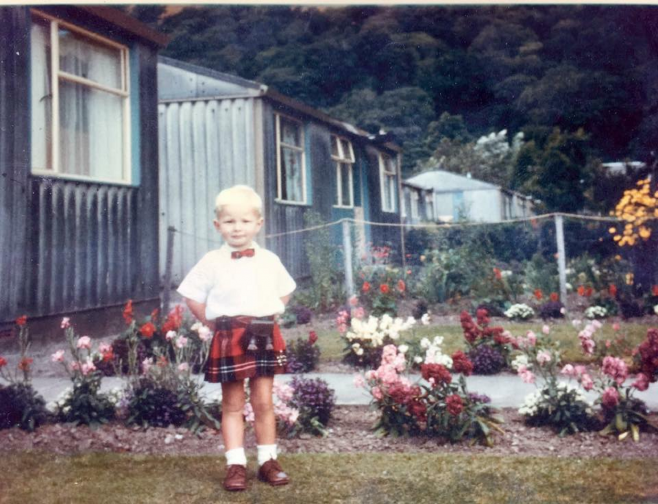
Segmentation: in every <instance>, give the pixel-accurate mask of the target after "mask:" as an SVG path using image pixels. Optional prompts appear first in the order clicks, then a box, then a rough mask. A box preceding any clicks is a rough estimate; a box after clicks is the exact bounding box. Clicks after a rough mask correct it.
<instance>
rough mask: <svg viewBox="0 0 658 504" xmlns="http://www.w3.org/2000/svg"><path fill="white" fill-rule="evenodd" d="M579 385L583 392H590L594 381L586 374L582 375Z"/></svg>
mask: <svg viewBox="0 0 658 504" xmlns="http://www.w3.org/2000/svg"><path fill="white" fill-rule="evenodd" d="M580 384H581V385H582V386H583V388H584V389H585V390H592V389H593V388H594V381H593V380H592V377H591V376H590V375H588V374H587V373H583V374H582V375H581V376H580Z"/></svg>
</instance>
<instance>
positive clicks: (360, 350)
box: [356, 348, 363, 356]
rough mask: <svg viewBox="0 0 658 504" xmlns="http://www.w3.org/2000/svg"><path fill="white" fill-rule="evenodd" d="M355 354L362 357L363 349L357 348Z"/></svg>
mask: <svg viewBox="0 0 658 504" xmlns="http://www.w3.org/2000/svg"><path fill="white" fill-rule="evenodd" d="M356 354H357V355H359V356H361V355H363V348H359V349H358V350H357V351H356Z"/></svg>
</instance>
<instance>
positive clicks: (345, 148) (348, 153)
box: [340, 140, 354, 161]
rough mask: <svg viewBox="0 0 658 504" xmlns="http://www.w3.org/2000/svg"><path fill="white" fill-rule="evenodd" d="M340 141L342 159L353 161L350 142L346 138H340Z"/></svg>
mask: <svg viewBox="0 0 658 504" xmlns="http://www.w3.org/2000/svg"><path fill="white" fill-rule="evenodd" d="M340 143H341V146H342V147H343V159H347V160H349V161H354V158H353V156H352V149H350V143H349V142H348V141H347V140H341V141H340Z"/></svg>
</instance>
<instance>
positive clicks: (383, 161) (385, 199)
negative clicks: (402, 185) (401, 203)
mask: <svg viewBox="0 0 658 504" xmlns="http://www.w3.org/2000/svg"><path fill="white" fill-rule="evenodd" d="M379 176H380V185H381V190H382V210H383V211H384V212H395V207H396V205H395V200H396V199H397V198H396V195H397V162H396V160H395V159H394V158H392V157H391V156H389V155H388V154H383V153H380V154H379Z"/></svg>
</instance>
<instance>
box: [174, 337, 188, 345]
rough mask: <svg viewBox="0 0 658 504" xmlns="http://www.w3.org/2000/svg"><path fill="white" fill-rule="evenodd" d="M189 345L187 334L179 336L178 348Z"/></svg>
mask: <svg viewBox="0 0 658 504" xmlns="http://www.w3.org/2000/svg"><path fill="white" fill-rule="evenodd" d="M186 346H187V338H186V337H185V336H179V337H178V339H177V340H176V347H177V348H185V347H186Z"/></svg>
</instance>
